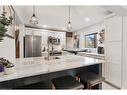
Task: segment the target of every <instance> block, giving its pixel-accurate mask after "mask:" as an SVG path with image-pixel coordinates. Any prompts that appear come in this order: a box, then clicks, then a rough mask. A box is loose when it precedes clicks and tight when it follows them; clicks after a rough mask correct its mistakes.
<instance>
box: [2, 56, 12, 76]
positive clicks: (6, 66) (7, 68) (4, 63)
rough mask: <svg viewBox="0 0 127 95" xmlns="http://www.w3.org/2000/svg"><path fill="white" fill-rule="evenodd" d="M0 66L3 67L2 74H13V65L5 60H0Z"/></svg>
mask: <svg viewBox="0 0 127 95" xmlns="http://www.w3.org/2000/svg"><path fill="white" fill-rule="evenodd" d="M0 60H1V61H0V62H1V65H2V66H3V67H4V74H11V73H13V70H14V69H13V67H14V65H13V64H12V63H11V62H10V61H8V60H7V59H4V58H0Z"/></svg>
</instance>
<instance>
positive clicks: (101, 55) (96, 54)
mask: <svg viewBox="0 0 127 95" xmlns="http://www.w3.org/2000/svg"><path fill="white" fill-rule="evenodd" d="M78 54H84V55H85V54H86V55H95V56H100V57H105V55H104V54H98V53H92V52H91V53H88V52H78Z"/></svg>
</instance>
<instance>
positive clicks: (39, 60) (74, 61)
mask: <svg viewBox="0 0 127 95" xmlns="http://www.w3.org/2000/svg"><path fill="white" fill-rule="evenodd" d="M103 62H104V60H100V59H95V58H89V57H83V56H77V55H62V56H59V59H51V60H44V57H33V58H20V59H16V60H14V65H15V67H14V72H13V73H12V74H8V75H3V76H0V88H1V89H2V88H5V89H6V88H7V89H11V88H13V87H16V86H21V85H26V84H28V83H32V82H37V81H42V80H47V79H52V78H55V77H59V76H62V75H66V74H71V75H74V74H75V73H76V72H77V71H79V69H80V70H83V69H84V67H89V66H95V65H98V66H99V70H98V72H99V73H101V71H102V70H100V66H101V63H103ZM92 68H93V67H92ZM95 71H97V70H95Z"/></svg>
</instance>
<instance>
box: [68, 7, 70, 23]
mask: <svg viewBox="0 0 127 95" xmlns="http://www.w3.org/2000/svg"><path fill="white" fill-rule="evenodd" d="M68 12H69V13H68V14H69V19H68V20H69V23H70V5H69V11H68Z"/></svg>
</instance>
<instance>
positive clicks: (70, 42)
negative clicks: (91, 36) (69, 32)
mask: <svg viewBox="0 0 127 95" xmlns="http://www.w3.org/2000/svg"><path fill="white" fill-rule="evenodd" d="M73 48H74V39H73V37H66V49H73Z"/></svg>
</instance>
